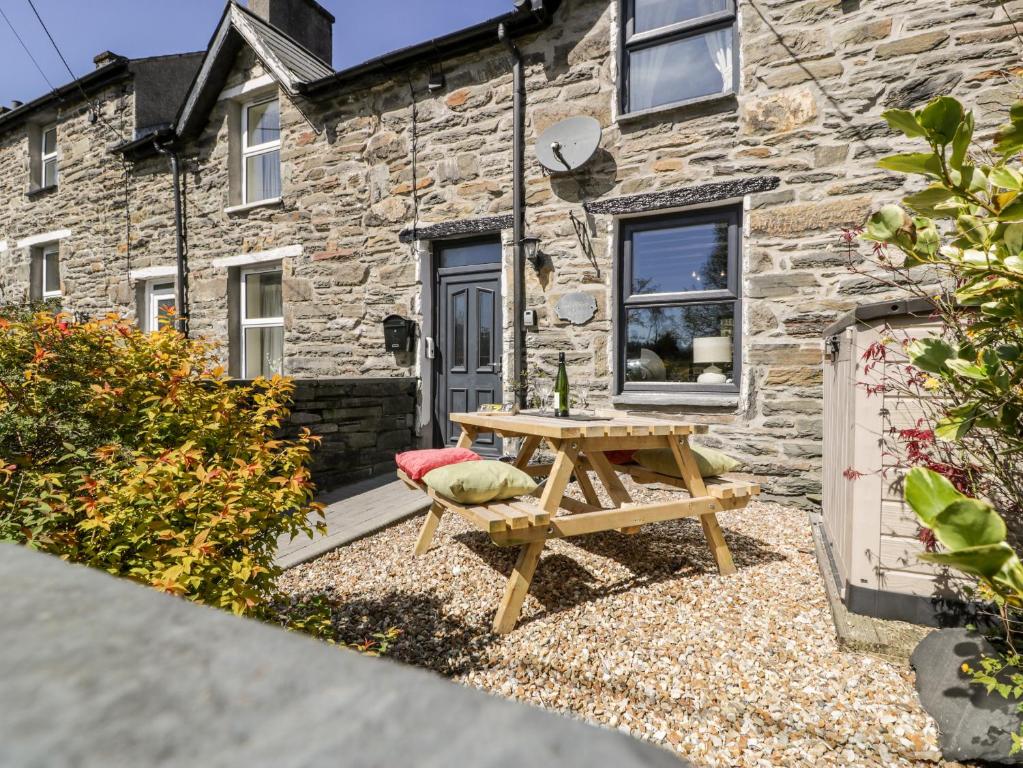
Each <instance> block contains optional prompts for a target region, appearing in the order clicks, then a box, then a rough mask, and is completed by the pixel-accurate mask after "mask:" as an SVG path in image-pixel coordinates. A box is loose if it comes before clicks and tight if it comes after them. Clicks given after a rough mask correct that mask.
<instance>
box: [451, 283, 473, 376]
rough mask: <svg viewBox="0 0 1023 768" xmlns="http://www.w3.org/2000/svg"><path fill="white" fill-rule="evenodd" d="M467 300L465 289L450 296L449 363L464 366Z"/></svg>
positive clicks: (458, 366)
mask: <svg viewBox="0 0 1023 768" xmlns="http://www.w3.org/2000/svg"><path fill="white" fill-rule="evenodd" d="M468 309H469V301H468V294H467V293H466V291H459V292H458V293H456V294H455V295H454V296H452V297H451V326H452V329H451V365H452V367H454V368H465V357H466V355H465V340H466V327H467V326H468V324H469V320H468Z"/></svg>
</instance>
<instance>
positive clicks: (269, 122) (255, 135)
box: [248, 101, 281, 147]
mask: <svg viewBox="0 0 1023 768" xmlns="http://www.w3.org/2000/svg"><path fill="white" fill-rule="evenodd" d="M248 129H249V136H248V140H249V143H248V145H249V146H250V147H255V146H258V145H260V144H267V143H269V142H271V141H280V138H281V112H280V107H279V104H278V102H277V101H267V102H264V103H262V104H255V105H253V106H251V107H249V117H248Z"/></svg>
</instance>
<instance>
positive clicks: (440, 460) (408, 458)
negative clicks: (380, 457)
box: [394, 448, 480, 480]
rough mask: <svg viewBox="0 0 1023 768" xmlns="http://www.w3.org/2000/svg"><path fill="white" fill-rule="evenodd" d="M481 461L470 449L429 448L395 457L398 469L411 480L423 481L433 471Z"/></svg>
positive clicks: (406, 452)
mask: <svg viewBox="0 0 1023 768" xmlns="http://www.w3.org/2000/svg"><path fill="white" fill-rule="evenodd" d="M479 460H480V457H479V456H477V455H476V454H475V453H473V452H472V451H470V450H469V449H468V448H428V449H426V450H423V451H405V453H399V454H398V455H397V456H395V457H394V463H395V464H397V465H398V469H400V470H401V471H402V472H404V473H405V474H406V475H408V477H409V479H410V480H422V479H423V476H424V475H425V474H426V473H427V472H429V471H430V470H431V469H437V468H438V467H446V466H448V465H449V464H461V463H462V462H463V461H479Z"/></svg>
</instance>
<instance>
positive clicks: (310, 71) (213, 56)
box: [177, 0, 334, 136]
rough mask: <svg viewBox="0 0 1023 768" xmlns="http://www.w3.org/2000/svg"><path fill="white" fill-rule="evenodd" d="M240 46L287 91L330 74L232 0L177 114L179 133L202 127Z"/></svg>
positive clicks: (310, 55) (294, 91)
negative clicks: (250, 53) (245, 48)
mask: <svg viewBox="0 0 1023 768" xmlns="http://www.w3.org/2000/svg"><path fill="white" fill-rule="evenodd" d="M243 45H248V46H249V47H250V48H251V49H252V51H253V52H254V53H255V54H256V57H257V58H258V59H259V60H260V62H261V63H262V64H263V66H264V67H266V70H267V71H268V72H269V73H270V74H271V75H272V76H273V77H274V79H276V80H277V82H279V83H280V84H281V86H282V87H283V88H284V89H285V90H286V91H288V93H290V94H292V95H294V94H297V93H298V91H299V86H300V84H303V83H307V82H312V81H316V80H321V79H323V78H326V77H330V76H331V75H333V74H334V70H333V69H332V68H331V67H329V66H328V65H327V64H325V63H324V62H323V61H321V60H320V59H319V58H318V57H317V56H316V55H315V54H314V53H312V52H311V51H309V50H308V49H306V48H305V47H303V46H302V45H300V44H298V43H296V42H295V41H294V40H292V39H291V38H290V37H288V36H287V35H285V34H284V33H283V32H281V31H280V30H279V29H277V28H276V27H274V26H272V25H270V24H268V23H267V22H265V21H263V20H262V19H261V18H259V17H258V16H256V15H255V14H254V13H252V12H251V11H249V10H248V9H247V8H244V7H243V6H241V5H239V4H238V3H237V2H235V0H231V2H229V3H228V4H227V6H226V7H225V8H224V15H223V16H221V18H220V23H219V24H218V25H217V31H216V32H214V33H213V38H212V39H211V40H210V44H209V46H207V48H206V56H205V57H204V58H203V62H202V66H200V68H199V73H198V74H197V75H196V77H195V80H194V81H193V82H192V87H191V88H190V89H189V91H188V95H187V96H186V97H185V102H184V104H183V105H182V107H181V112H180V113H179V114H178V120H177V130H178V134H179V135H180V136H188V135H193V134H195V133H196V132H198V130H200V129H201V127H202V125H201V124H202V120H203V119H204V118H205V116H206V114H207V113H208V111H209V108H210V107H211V106H212V105H213V103H214V102H215V101H216V99H217V96H218V95H219V93H220V92H221V91H222V90H223V88H224V83H225V82H226V81H227V77H228V75H229V74H230V71H231V68H232V67H233V66H234V60H235V57H236V56H237V54H238V51H239V50H241V48H242V46H243Z"/></svg>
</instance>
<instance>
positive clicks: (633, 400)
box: [611, 392, 739, 408]
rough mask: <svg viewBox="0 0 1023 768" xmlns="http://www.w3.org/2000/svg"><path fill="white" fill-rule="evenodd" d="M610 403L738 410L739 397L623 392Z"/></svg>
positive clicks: (693, 393)
mask: <svg viewBox="0 0 1023 768" xmlns="http://www.w3.org/2000/svg"><path fill="white" fill-rule="evenodd" d="M611 402H612V403H613V404H614V405H646V406H658V405H668V406H689V407H692V408H738V407H739V395H737V394H734V395H733V394H728V393H718V392H623V393H622V394H620V395H614V396H613V397H612V398H611Z"/></svg>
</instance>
